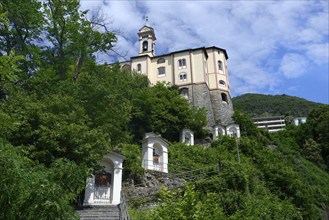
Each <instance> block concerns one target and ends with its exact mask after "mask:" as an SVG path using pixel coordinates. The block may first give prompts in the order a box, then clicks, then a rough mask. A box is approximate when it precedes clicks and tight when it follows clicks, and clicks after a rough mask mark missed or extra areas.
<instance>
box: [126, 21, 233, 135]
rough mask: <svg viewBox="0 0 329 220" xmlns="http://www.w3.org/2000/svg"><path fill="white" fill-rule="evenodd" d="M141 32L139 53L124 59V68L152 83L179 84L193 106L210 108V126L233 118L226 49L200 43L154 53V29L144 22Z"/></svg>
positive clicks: (230, 120) (208, 117)
mask: <svg viewBox="0 0 329 220" xmlns="http://www.w3.org/2000/svg"><path fill="white" fill-rule="evenodd" d="M138 36H139V54H138V55H137V56H134V57H131V59H130V60H129V61H126V62H122V63H121V67H122V69H126V70H130V71H136V72H137V73H140V74H144V75H146V76H147V77H148V79H149V81H150V84H151V85H155V84H156V83H157V82H166V83H170V84H171V85H176V86H178V88H179V90H180V92H181V95H182V96H184V97H185V98H186V99H187V100H188V101H189V102H190V104H191V106H194V107H198V108H205V109H206V110H207V120H208V127H209V129H211V127H212V126H215V125H218V124H222V125H228V124H231V123H232V122H233V121H232V118H231V116H232V114H233V106H232V101H231V94H230V84H229V79H228V69H227V59H228V56H227V53H226V50H225V49H222V48H219V47H215V46H212V47H199V48H193V49H186V50H180V51H175V52H171V53H168V54H163V55H155V40H156V37H155V32H154V29H153V28H152V27H150V26H148V25H144V26H143V27H142V28H141V29H140V30H139V32H138Z"/></svg>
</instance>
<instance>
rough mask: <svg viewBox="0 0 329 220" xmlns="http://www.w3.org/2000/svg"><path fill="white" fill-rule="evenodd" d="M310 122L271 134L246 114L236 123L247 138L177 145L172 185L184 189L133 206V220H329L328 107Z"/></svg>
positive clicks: (173, 152)
mask: <svg viewBox="0 0 329 220" xmlns="http://www.w3.org/2000/svg"><path fill="white" fill-rule="evenodd" d="M308 117H309V119H308V121H307V122H306V123H305V124H303V125H301V126H290V127H288V128H287V129H286V130H284V131H281V132H277V133H267V132H266V131H264V130H259V129H257V128H256V127H255V126H253V125H252V122H251V121H250V120H249V119H248V117H246V116H245V115H243V114H241V113H239V114H238V115H237V114H236V115H235V121H236V122H237V123H239V124H240V125H241V128H242V133H243V134H245V135H243V136H242V137H241V138H240V139H239V140H235V139H234V138H232V137H229V136H219V138H218V140H217V141H213V142H212V144H211V147H204V146H200V145H195V146H187V145H185V144H181V143H176V144H172V145H171V146H170V148H169V155H170V158H169V176H168V178H169V179H170V178H181V179H183V180H185V184H184V186H183V187H182V186H179V187H176V188H169V187H168V188H167V187H166V186H165V185H164V186H163V187H164V188H163V189H162V190H160V192H159V193H157V194H154V195H153V197H150V196H146V197H143V199H139V200H133V203H130V204H129V205H130V208H131V210H130V214H131V217H132V219H135V220H153V219H163V220H166V219H328V216H329V208H328V207H329V199H328V198H329V190H328V189H329V188H328V187H327V186H328V184H329V175H328V170H329V169H328V166H327V165H328V164H329V163H328V159H329V156H328V155H329V152H328V149H327V146H328V143H329V135H328V134H329V131H328V129H329V128H328V126H327V125H328V122H329V106H328V105H321V106H319V107H317V108H315V109H313V110H312V111H311V112H310V114H309V116H308ZM248 120H249V121H248ZM129 160H131V161H137V160H138V159H137V158H128V161H129ZM139 163H141V161H139ZM131 166H132V165H131ZM168 181H169V180H168ZM131 182H132V181H131ZM169 182H170V181H169ZM139 185H146V186H148V185H147V184H144V183H143V184H139ZM137 186H138V185H137ZM131 187H132V188H133V187H134V186H131ZM128 199H129V198H128ZM145 202H146V203H149V204H151V206H150V207H151V209H149V208H145V206H143V204H144V203H145ZM150 202H151V203H150ZM152 202H153V203H152ZM154 203H155V204H157V206H155V205H154ZM141 204H142V206H141ZM141 207H144V208H141ZM146 207H147V206H146Z"/></svg>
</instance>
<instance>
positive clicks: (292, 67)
mask: <svg viewBox="0 0 329 220" xmlns="http://www.w3.org/2000/svg"><path fill="white" fill-rule="evenodd" d="M308 65H309V62H308V60H306V59H305V57H304V56H301V55H299V54H293V53H289V54H285V55H284V57H283V58H282V61H281V65H280V72H281V73H282V74H283V75H284V76H285V77H287V78H288V79H291V78H297V77H299V76H301V75H303V74H304V73H305V72H306V70H307V66H308Z"/></svg>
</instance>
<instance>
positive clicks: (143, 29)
mask: <svg viewBox="0 0 329 220" xmlns="http://www.w3.org/2000/svg"><path fill="white" fill-rule="evenodd" d="M146 31H154V29H153V28H152V27H150V26H147V25H144V26H143V27H142V28H141V29H139V32H146Z"/></svg>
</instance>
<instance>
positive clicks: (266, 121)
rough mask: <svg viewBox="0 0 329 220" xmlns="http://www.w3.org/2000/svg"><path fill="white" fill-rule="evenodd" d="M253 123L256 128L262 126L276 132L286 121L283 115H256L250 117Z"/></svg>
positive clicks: (281, 128) (283, 126) (282, 127)
mask: <svg viewBox="0 0 329 220" xmlns="http://www.w3.org/2000/svg"><path fill="white" fill-rule="evenodd" d="M252 120H253V122H254V124H255V125H256V126H257V127H258V128H263V129H265V130H267V131H268V132H277V131H281V130H283V129H284V128H285V126H286V123H285V120H284V116H282V115H281V116H268V117H258V118H253V119H252Z"/></svg>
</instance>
